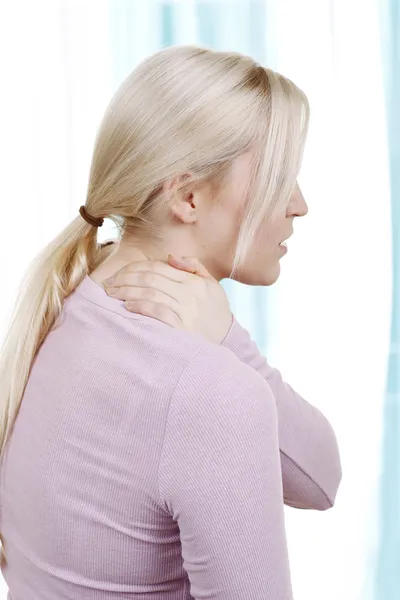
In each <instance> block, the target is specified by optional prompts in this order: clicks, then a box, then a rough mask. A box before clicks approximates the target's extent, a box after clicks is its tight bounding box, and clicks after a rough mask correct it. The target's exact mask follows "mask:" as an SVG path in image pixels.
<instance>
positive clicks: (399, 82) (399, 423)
mask: <svg viewBox="0 0 400 600" xmlns="http://www.w3.org/2000/svg"><path fill="white" fill-rule="evenodd" d="M381 7H382V14H381V17H382V56H383V61H384V64H383V66H384V74H385V78H384V84H385V97H386V112H387V130H388V146H389V157H390V186H391V199H392V244H393V258H392V264H393V293H392V320H391V340H390V353H389V359H388V372H387V386H386V396H385V404H384V421H383V422H384V430H383V446H382V476H381V488H380V544H379V554H378V561H377V573H376V585H375V600H398V599H399V598H400V3H399V2H398V0H386V2H385V3H382V5H381Z"/></svg>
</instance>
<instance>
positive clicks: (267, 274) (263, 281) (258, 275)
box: [232, 262, 281, 287]
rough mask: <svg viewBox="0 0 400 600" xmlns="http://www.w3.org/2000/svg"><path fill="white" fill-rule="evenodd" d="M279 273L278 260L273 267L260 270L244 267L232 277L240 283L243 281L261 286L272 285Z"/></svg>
mask: <svg viewBox="0 0 400 600" xmlns="http://www.w3.org/2000/svg"><path fill="white" fill-rule="evenodd" d="M280 274H281V266H280V263H279V262H278V263H277V265H276V266H275V268H272V267H270V268H269V269H264V270H262V269H261V268H260V270H257V271H255V270H250V269H244V270H243V271H242V272H239V273H238V274H237V275H236V276H235V277H232V279H234V280H235V281H239V282H240V283H244V284H245V285H262V286H265V287H267V286H270V285H274V283H276V282H277V281H278V279H279V275H280Z"/></svg>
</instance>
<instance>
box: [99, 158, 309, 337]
mask: <svg viewBox="0 0 400 600" xmlns="http://www.w3.org/2000/svg"><path fill="white" fill-rule="evenodd" d="M250 168H251V155H250V154H249V153H246V154H244V155H242V156H240V157H239V158H237V159H236V160H235V161H234V163H233V165H232V169H231V172H230V174H229V178H228V180H227V181H226V182H225V184H224V185H223V186H222V187H221V188H220V189H219V190H218V193H217V196H216V197H215V194H214V195H213V194H212V190H211V188H210V187H209V186H208V185H206V184H201V185H199V184H193V186H191V185H189V187H188V188H186V190H185V192H184V193H180V192H178V191H177V188H178V186H179V184H180V183H181V182H182V181H183V180H185V181H188V180H189V181H190V174H183V175H182V178H177V179H175V180H173V181H170V182H168V183H167V184H165V185H164V193H166V194H168V197H169V199H170V201H169V209H170V213H169V214H166V215H163V216H161V218H163V219H164V221H163V222H162V223H161V224H162V233H163V236H162V238H163V241H162V243H160V242H158V243H154V242H152V241H151V240H149V241H147V242H146V243H143V242H141V243H139V242H138V240H136V239H132V238H129V236H126V235H125V236H124V237H123V239H122V240H121V241H120V242H119V243H118V244H116V248H115V250H114V251H113V252H112V253H111V254H110V255H109V256H108V258H107V259H106V260H105V261H104V262H103V263H101V264H100V265H99V266H98V267H97V268H96V269H95V270H94V271H93V272H92V273H91V275H90V276H91V278H92V279H93V280H94V281H96V282H97V283H99V284H100V285H103V286H104V287H105V289H106V291H107V293H108V294H109V295H110V296H112V297H114V298H118V299H120V300H123V301H125V306H126V308H127V309H128V310H130V311H132V312H135V313H139V314H143V315H146V316H150V317H154V318H156V319H159V320H160V321H163V322H165V323H167V324H168V325H170V326H172V327H179V328H182V329H186V330H190V331H194V332H196V333H199V334H201V335H203V336H204V337H206V338H207V339H208V340H210V341H212V342H214V343H221V341H222V340H223V339H224V337H225V336H226V334H227V332H228V331H229V328H230V326H231V323H232V313H231V310H230V307H229V302H228V298H227V296H226V294H225V291H224V289H223V287H222V286H221V285H220V283H219V282H220V281H221V280H222V279H224V278H226V277H228V276H229V274H230V271H231V266H232V261H233V255H234V248H235V243H236V239H237V234H238V224H239V222H240V214H241V209H242V207H243V203H244V202H245V201H246V198H245V182H246V181H247V180H248V177H249V174H250ZM307 212H308V207H307V204H306V202H305V200H304V197H303V195H302V193H301V190H300V188H299V186H298V185H296V187H295V189H294V191H293V194H292V196H291V198H290V201H289V203H288V206H287V207H286V209H285V210H282V211H281V213H279V214H278V215H277V217H275V218H274V220H268V221H267V222H266V223H263V227H262V231H261V229H260V233H259V234H257V235H256V236H255V239H254V241H253V244H252V246H251V248H250V251H249V253H248V255H247V257H246V261H245V265H244V267H243V268H242V269H241V271H240V276H239V277H238V278H237V279H238V280H239V281H241V282H243V283H246V284H249V285H263V286H269V285H272V284H273V283H275V282H276V280H277V279H278V277H279V275H280V259H281V258H282V257H283V255H284V254H285V250H284V249H282V247H281V246H280V243H281V242H283V241H284V240H286V239H287V238H288V237H290V236H291V235H292V233H293V222H294V219H295V218H296V217H303V216H305V215H306V214H307ZM183 257H185V258H184V259H182V258H183Z"/></svg>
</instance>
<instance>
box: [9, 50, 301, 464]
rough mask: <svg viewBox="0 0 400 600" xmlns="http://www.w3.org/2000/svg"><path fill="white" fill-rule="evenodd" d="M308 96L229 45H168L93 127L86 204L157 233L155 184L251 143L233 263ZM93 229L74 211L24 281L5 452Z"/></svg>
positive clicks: (281, 190) (283, 165)
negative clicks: (220, 48) (247, 193)
mask: <svg viewBox="0 0 400 600" xmlns="http://www.w3.org/2000/svg"><path fill="white" fill-rule="evenodd" d="M307 126H308V102H307V99H306V97H305V95H304V94H303V92H302V91H301V90H300V89H299V88H297V87H296V86H295V85H294V84H293V83H292V82H291V81H289V80H288V79H286V78H285V77H283V76H282V75H279V74H277V73H275V72H274V71H271V70H269V69H265V68H263V67H261V66H260V65H259V64H257V63H256V62H255V61H254V60H253V59H251V58H250V57H247V56H242V55H240V54H238V53H233V52H216V51H213V50H210V49H205V48H199V47H194V46H173V47H169V48H166V49H164V50H162V51H160V52H158V53H156V54H154V55H153V56H151V57H150V58H148V59H146V60H145V61H144V62H142V63H141V64H140V65H139V66H138V67H137V68H136V69H135V70H134V71H133V72H132V73H131V74H130V75H129V77H128V78H127V79H126V80H125V81H124V82H123V83H122V85H121V86H120V88H119V89H118V90H117V92H116V94H115V95H114V97H113V98H112V100H111V102H110V104H109V106H108V108H107V110H106V112H105V115H104V118H103V121H102V123H101V126H100V129H99V131H98V134H97V138H96V142H95V147H94V152H93V158H92V164H91V170H90V178H89V184H88V190H87V198H86V208H87V211H88V213H90V214H91V215H93V216H94V217H103V218H111V219H113V220H114V221H115V222H116V223H117V224H118V225H119V226H120V227H121V229H122V230H123V231H124V232H126V233H127V234H130V233H135V235H139V234H143V235H146V236H157V235H159V232H158V231H157V228H156V226H155V218H154V215H155V211H156V210H157V209H159V208H160V206H161V205H162V203H163V202H164V203H165V202H166V200H165V198H164V197H163V194H162V193H160V186H162V183H163V182H165V181H168V180H171V179H172V178H174V177H176V176H178V175H180V174H182V173H187V172H190V173H192V174H193V178H192V179H191V182H193V180H195V181H205V180H208V181H221V180H222V179H221V178H223V176H224V174H226V173H227V171H228V169H229V166H230V165H231V164H232V161H233V159H234V158H235V157H237V156H239V155H241V154H242V153H244V152H246V151H248V150H251V149H255V167H256V168H255V169H254V177H253V178H252V181H251V197H250V198H249V201H248V203H247V206H246V212H245V214H244V215H243V222H242V226H241V229H240V233H239V237H238V243H237V249H236V255H235V259H234V263H233V267H232V271H234V270H235V269H236V268H237V267H238V266H239V264H240V263H241V260H242V259H243V258H244V256H245V254H246V251H247V250H248V248H249V244H250V242H251V239H252V237H253V235H254V233H255V232H256V230H257V228H258V226H259V225H260V224H261V221H262V220H263V219H264V218H265V217H266V216H268V215H273V213H274V211H275V210H277V209H279V207H282V206H284V205H285V203H287V202H288V199H289V197H290V194H291V192H292V190H293V188H294V185H295V182H296V179H297V175H298V171H299V168H300V164H301V159H302V152H303V146H304V141H305V136H306V131H307ZM96 234H97V230H96V228H95V227H92V226H91V225H89V224H88V223H86V222H85V221H84V220H83V219H82V217H81V216H77V217H76V218H75V219H74V220H73V221H72V223H70V225H68V227H66V229H65V230H64V231H63V232H62V233H60V234H59V236H58V237H57V238H56V239H55V240H54V241H53V242H52V243H51V244H50V245H49V246H48V247H47V248H45V250H44V251H43V252H42V253H41V254H40V255H39V256H38V258H37V259H36V261H35V264H34V265H32V267H31V268H30V269H29V271H28V276H27V278H26V279H25V280H24V289H23V291H22V290H21V295H20V298H19V301H18V304H17V306H16V310H15V313H14V317H13V320H12V324H11V327H10V330H9V333H8V335H7V337H6V340H5V343H4V346H3V348H2V352H1V355H0V456H2V455H3V453H4V449H5V445H6V442H7V440H8V438H9V436H10V433H11V430H12V427H13V423H14V421H15V418H16V416H17V414H18V410H19V406H20V403H21V399H22V396H23V393H24V390H25V387H26V384H27V381H28V377H29V373H30V370H31V367H32V363H33V360H34V358H35V356H36V354H37V352H38V350H39V348H40V346H41V344H42V342H43V340H44V339H45V338H46V336H47V334H48V333H49V331H50V330H51V328H52V327H53V326H54V324H55V321H56V319H57V317H58V316H59V314H60V312H61V310H62V307H63V302H64V300H65V299H66V298H67V296H69V295H70V294H71V293H72V292H73V291H74V289H75V288H76V287H77V286H78V285H79V283H80V282H81V281H82V279H83V278H84V277H85V276H86V275H87V274H89V273H90V272H91V271H92V270H93V269H94V268H95V266H96V265H97V264H98V263H99V262H100V261H101V260H102V255H101V249H100V246H99V244H98V243H97V236H96Z"/></svg>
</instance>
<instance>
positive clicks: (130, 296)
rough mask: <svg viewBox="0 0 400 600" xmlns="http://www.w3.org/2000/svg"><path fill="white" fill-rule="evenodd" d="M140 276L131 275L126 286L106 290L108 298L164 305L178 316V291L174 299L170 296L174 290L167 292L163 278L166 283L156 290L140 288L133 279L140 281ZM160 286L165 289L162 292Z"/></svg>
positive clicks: (153, 288) (179, 306) (136, 274)
mask: <svg viewBox="0 0 400 600" xmlns="http://www.w3.org/2000/svg"><path fill="white" fill-rule="evenodd" d="M140 275H141V274H140V273H131V274H130V276H129V279H130V281H129V283H128V284H127V285H121V286H120V287H111V288H106V291H107V294H108V295H109V296H112V298H116V299H117V300H124V301H125V302H130V301H140V300H144V301H146V302H149V301H150V302H153V303H156V304H164V305H165V306H167V307H168V308H169V309H171V310H173V311H174V312H176V313H177V315H178V316H179V311H180V310H181V304H182V303H180V302H179V296H180V294H179V291H178V292H176V293H175V296H176V297H174V296H173V295H172V294H174V292H175V290H173V289H169V290H168V281H167V280H165V277H164V278H163V279H164V280H165V281H166V283H164V282H161V284H159V286H158V289H157V288H155V287H142V286H140V285H137V282H136V281H135V279H137V280H138V279H140ZM169 283H170V284H171V283H172V285H174V286H178V285H179V284H177V283H173V282H169ZM162 286H164V288H167V289H166V290H165V289H164V290H163V289H162ZM170 287H172V286H170ZM168 292H169V293H168Z"/></svg>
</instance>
